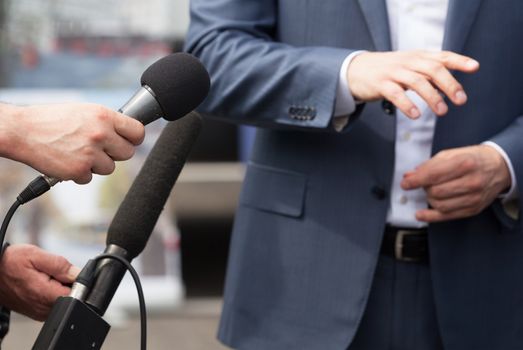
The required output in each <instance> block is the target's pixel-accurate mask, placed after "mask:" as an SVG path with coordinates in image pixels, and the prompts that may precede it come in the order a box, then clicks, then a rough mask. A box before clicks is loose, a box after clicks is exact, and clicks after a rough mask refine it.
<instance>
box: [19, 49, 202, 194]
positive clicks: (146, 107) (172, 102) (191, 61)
mask: <svg viewBox="0 0 523 350" xmlns="http://www.w3.org/2000/svg"><path fill="white" fill-rule="evenodd" d="M140 82H141V85H142V87H141V88H140V89H138V90H137V91H136V93H135V94H134V95H133V96H132V97H131V98H130V99H129V101H127V102H126V103H125V104H124V105H123V106H122V107H121V108H120V109H119V110H118V112H120V113H123V114H125V115H127V116H129V117H132V118H134V119H136V120H138V121H140V122H141V123H142V124H143V125H147V124H149V123H151V122H153V121H155V120H156V119H159V118H161V117H163V118H164V119H166V120H169V121H173V120H176V119H179V118H181V117H183V116H184V115H186V114H187V113H189V112H190V111H192V110H193V109H195V108H196V107H197V106H198V105H199V104H200V103H201V102H202V101H203V100H204V99H205V97H207V94H208V92H209V88H210V78H209V73H207V70H206V69H205V67H204V66H203V65H202V64H201V63H200V61H199V60H198V59H197V58H195V57H194V56H192V55H189V54H187V53H173V54H171V55H168V56H165V57H163V58H160V59H159V60H158V61H156V62H154V63H153V64H152V65H150V66H149V67H148V68H147V69H146V70H145V71H144V72H143V74H142V77H141V78H140ZM60 181H61V180H60V179H55V178H52V177H49V176H46V175H40V176H38V177H37V178H36V179H34V180H33V181H31V183H30V184H29V185H28V186H27V187H26V188H25V189H24V190H23V191H22V192H21V193H20V194H19V195H18V197H17V201H18V202H19V203H20V204H25V203H27V202H29V201H31V200H33V199H35V198H37V197H39V196H41V195H42V194H44V193H45V192H47V191H49V189H51V187H53V186H54V185H56V184H57V183H58V182H60Z"/></svg>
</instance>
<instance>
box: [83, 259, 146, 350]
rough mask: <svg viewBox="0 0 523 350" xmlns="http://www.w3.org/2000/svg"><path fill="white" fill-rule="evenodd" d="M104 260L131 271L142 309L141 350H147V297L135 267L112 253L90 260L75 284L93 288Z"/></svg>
mask: <svg viewBox="0 0 523 350" xmlns="http://www.w3.org/2000/svg"><path fill="white" fill-rule="evenodd" d="M102 259H113V260H116V261H118V262H120V263H121V264H122V265H124V266H125V268H126V269H127V270H128V271H129V273H130V274H131V276H132V278H133V280H134V284H135V286H136V291H137V293H138V303H139V307H140V349H141V350H146V347H147V310H146V307H145V297H144V293H143V288H142V284H141V282H140V276H139V275H138V273H137V272H136V270H135V269H134V267H133V266H132V265H131V263H130V262H129V261H127V260H125V259H124V258H122V257H121V256H118V255H116V254H110V253H104V254H100V255H98V256H96V257H95V258H93V259H90V260H89V261H87V263H86V264H85V266H84V268H83V269H82V271H80V273H79V274H78V277H77V278H76V282H75V283H80V284H82V285H84V286H92V284H93V282H94V280H95V277H96V276H95V273H96V271H95V270H96V265H97V263H98V261H99V260H102Z"/></svg>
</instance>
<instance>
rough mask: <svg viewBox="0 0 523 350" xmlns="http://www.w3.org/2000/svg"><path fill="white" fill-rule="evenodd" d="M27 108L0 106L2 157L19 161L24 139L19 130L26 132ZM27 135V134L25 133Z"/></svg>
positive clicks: (0, 148)
mask: <svg viewBox="0 0 523 350" xmlns="http://www.w3.org/2000/svg"><path fill="white" fill-rule="evenodd" d="M26 108H27V107H21V106H15V105H10V104H3V103H2V104H0V157H4V158H9V159H18V156H17V154H18V153H19V152H20V151H21V147H22V145H23V144H22V142H23V138H24V137H27V135H20V133H19V131H18V130H24V129H25V127H24V126H23V121H24V120H25V114H26ZM24 133H25V132H24Z"/></svg>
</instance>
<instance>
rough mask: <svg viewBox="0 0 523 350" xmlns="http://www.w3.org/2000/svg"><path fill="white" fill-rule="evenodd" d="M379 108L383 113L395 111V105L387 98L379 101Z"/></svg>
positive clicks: (389, 113)
mask: <svg viewBox="0 0 523 350" xmlns="http://www.w3.org/2000/svg"><path fill="white" fill-rule="evenodd" d="M381 108H383V111H384V112H385V114H388V115H393V114H394V113H395V112H396V107H395V106H394V105H393V104H392V102H390V101H388V100H383V102H382V103H381Z"/></svg>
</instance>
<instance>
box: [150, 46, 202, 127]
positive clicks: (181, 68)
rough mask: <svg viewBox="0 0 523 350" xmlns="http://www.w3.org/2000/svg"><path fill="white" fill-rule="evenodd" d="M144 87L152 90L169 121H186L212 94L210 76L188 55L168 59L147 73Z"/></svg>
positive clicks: (178, 55)
mask: <svg viewBox="0 0 523 350" xmlns="http://www.w3.org/2000/svg"><path fill="white" fill-rule="evenodd" d="M141 83H142V86H144V85H146V86H148V87H149V88H150V89H151V90H152V92H153V93H154V96H155V97H156V100H157V101H158V104H159V105H160V107H161V108H162V110H163V112H164V114H165V116H164V118H165V119H167V120H175V119H178V118H181V117H183V116H184V115H186V114H187V113H189V112H190V111H192V110H193V109H195V108H196V107H197V106H198V105H199V104H200V103H201V102H202V101H203V100H204V99H205V97H207V94H208V93H209V87H210V78H209V73H207V70H206V69H205V68H204V66H203V65H202V64H201V63H200V61H199V60H198V59H197V58H196V57H194V56H192V55H189V54H187V53H174V54H171V55H169V56H165V57H163V58H161V59H159V60H158V61H156V62H155V63H153V64H152V65H151V66H150V67H149V68H147V69H146V70H145V72H143V74H142V78H141Z"/></svg>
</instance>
